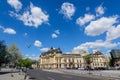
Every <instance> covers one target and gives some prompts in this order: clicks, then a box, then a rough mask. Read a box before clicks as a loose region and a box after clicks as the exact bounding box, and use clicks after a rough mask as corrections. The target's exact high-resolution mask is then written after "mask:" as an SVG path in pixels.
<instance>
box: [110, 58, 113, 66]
mask: <svg viewBox="0 0 120 80" xmlns="http://www.w3.org/2000/svg"><path fill="white" fill-rule="evenodd" d="M109 66H111V67H113V66H114V61H113V59H112V58H110V60H109Z"/></svg>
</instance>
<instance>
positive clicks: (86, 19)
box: [76, 14, 95, 26]
mask: <svg viewBox="0 0 120 80" xmlns="http://www.w3.org/2000/svg"><path fill="white" fill-rule="evenodd" d="M93 19H95V16H94V15H91V14H85V15H84V17H79V18H78V19H77V20H76V23H77V24H78V25H80V26H82V25H84V24H86V23H88V22H90V21H91V20H93Z"/></svg>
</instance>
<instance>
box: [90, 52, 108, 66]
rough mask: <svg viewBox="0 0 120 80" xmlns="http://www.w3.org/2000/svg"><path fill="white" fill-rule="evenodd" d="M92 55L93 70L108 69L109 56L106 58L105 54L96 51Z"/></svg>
mask: <svg viewBox="0 0 120 80" xmlns="http://www.w3.org/2000/svg"><path fill="white" fill-rule="evenodd" d="M90 55H91V56H92V63H91V66H92V67H93V68H96V67H108V63H109V58H108V57H107V56H105V55H104V54H103V53H101V52H100V51H94V52H93V53H92V54H90Z"/></svg>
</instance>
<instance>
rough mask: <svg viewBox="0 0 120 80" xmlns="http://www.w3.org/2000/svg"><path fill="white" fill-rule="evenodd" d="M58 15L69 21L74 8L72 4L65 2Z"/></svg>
mask: <svg viewBox="0 0 120 80" xmlns="http://www.w3.org/2000/svg"><path fill="white" fill-rule="evenodd" d="M60 13H61V14H64V16H65V17H66V18H68V19H71V17H72V16H73V15H74V13H75V6H74V5H73V4H72V3H69V2H65V3H63V4H62V6H61V10H60Z"/></svg>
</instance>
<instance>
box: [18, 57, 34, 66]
mask: <svg viewBox="0 0 120 80" xmlns="http://www.w3.org/2000/svg"><path fill="white" fill-rule="evenodd" d="M32 63H33V61H32V60H31V59H29V58H26V59H22V60H21V61H20V64H19V65H20V66H22V67H30V66H31V65H32Z"/></svg>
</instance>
